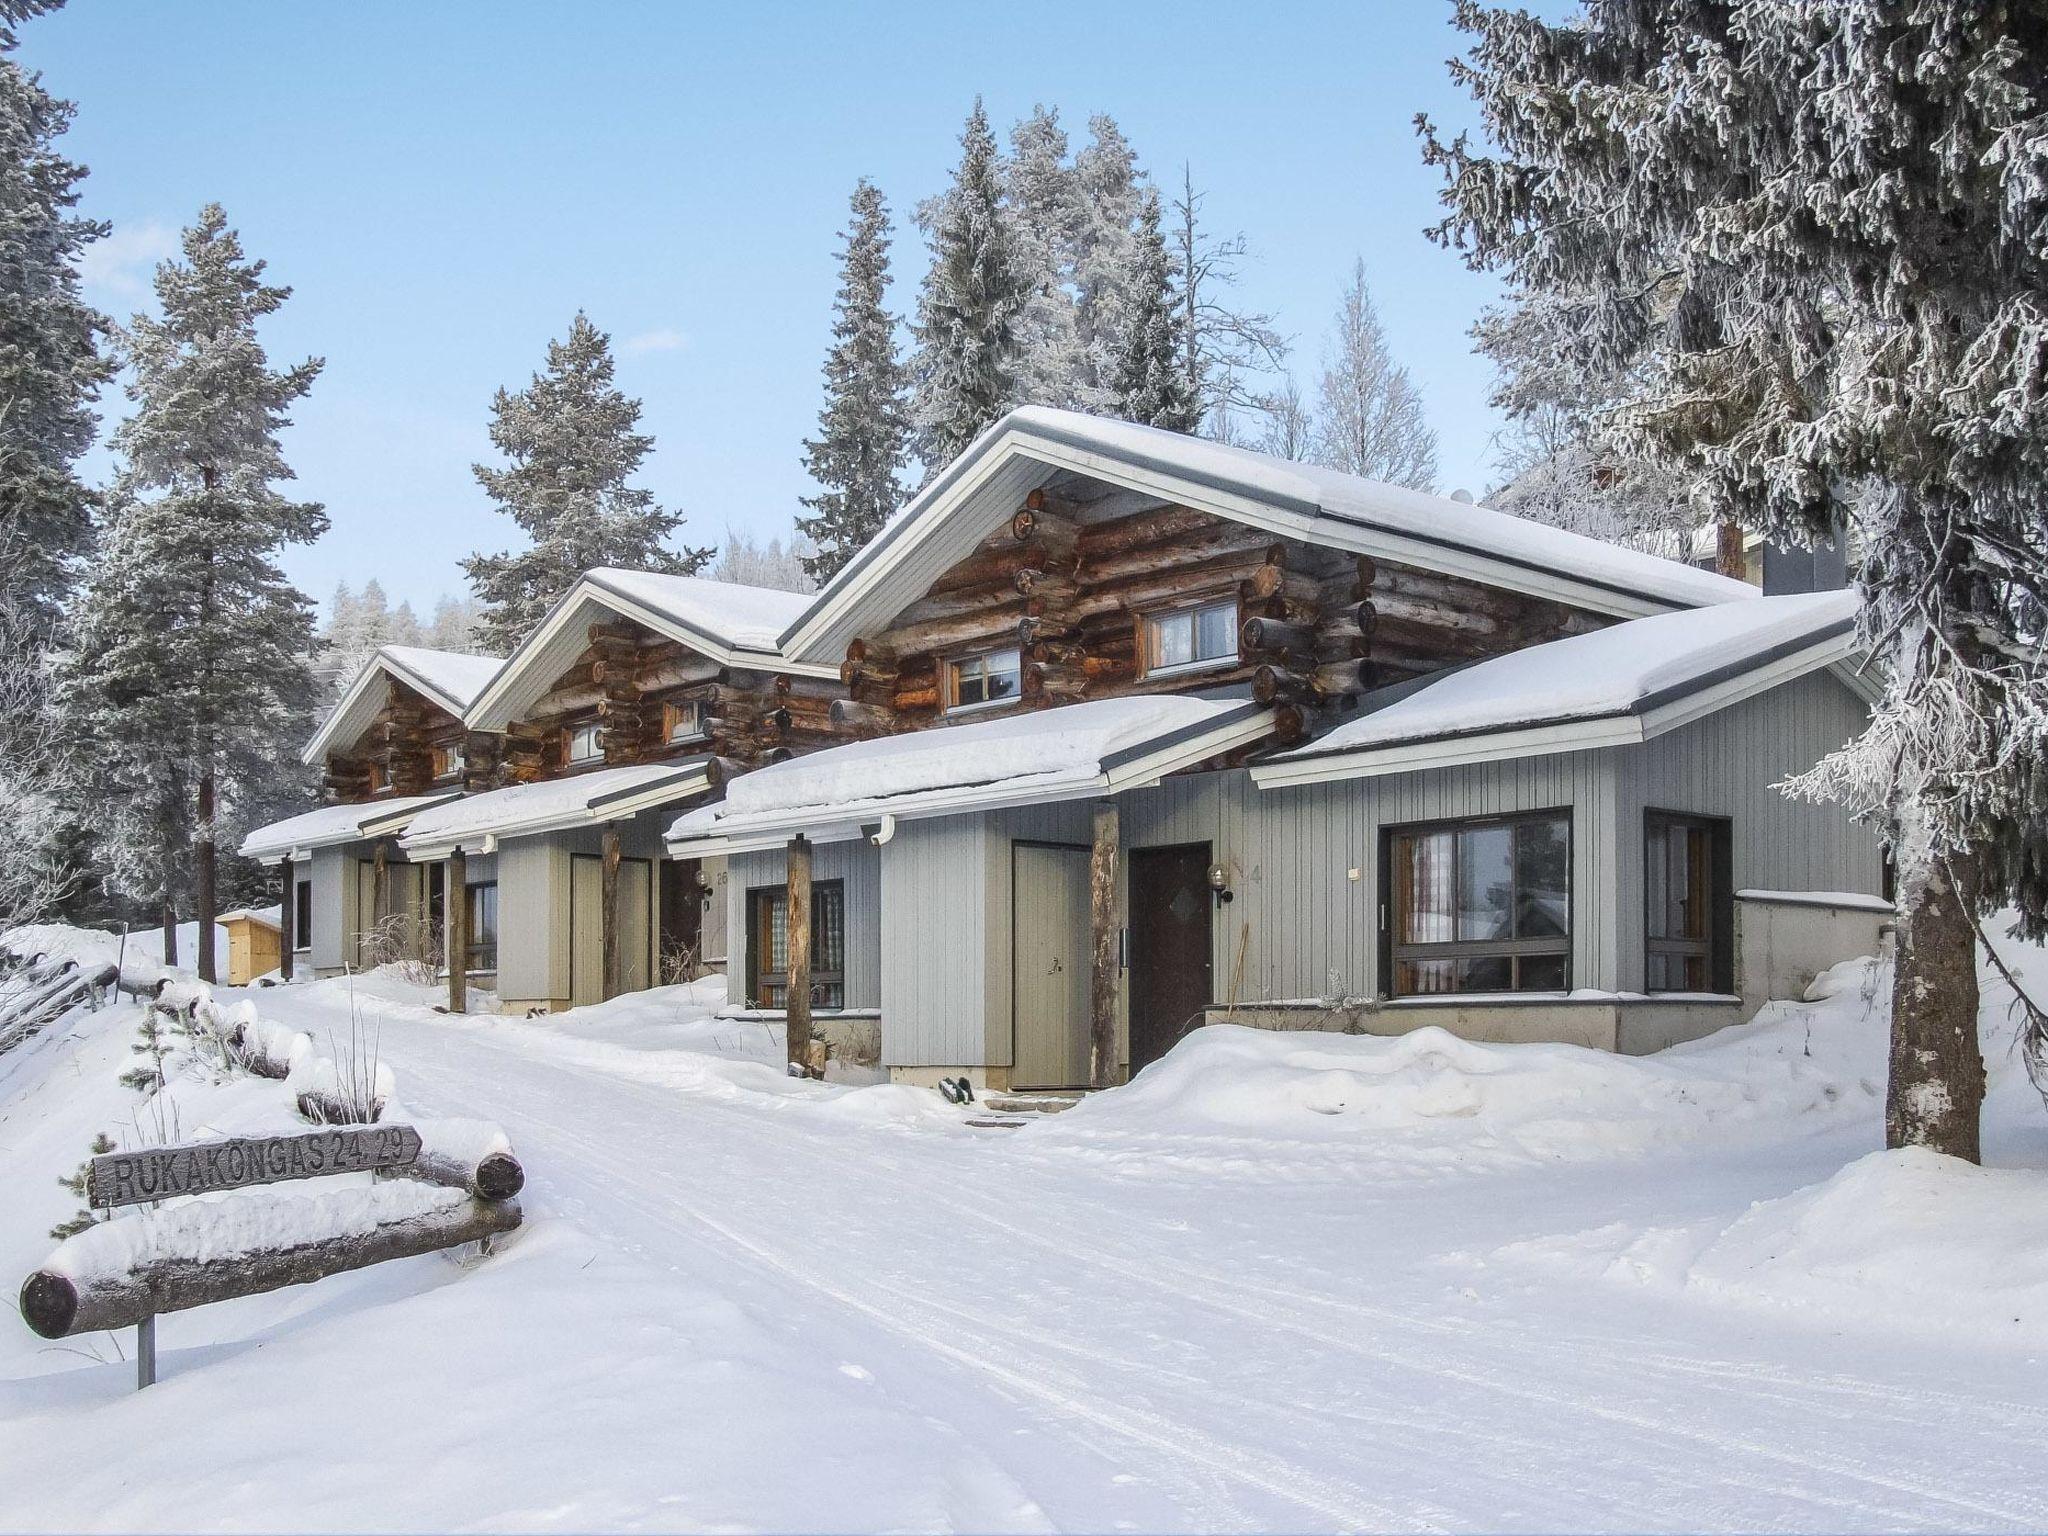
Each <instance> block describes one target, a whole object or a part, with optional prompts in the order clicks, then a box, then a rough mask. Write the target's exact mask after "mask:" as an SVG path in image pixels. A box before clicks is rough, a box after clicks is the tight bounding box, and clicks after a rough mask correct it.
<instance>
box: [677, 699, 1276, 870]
mask: <svg viewBox="0 0 2048 1536" xmlns="http://www.w3.org/2000/svg"><path fill="white" fill-rule="evenodd" d="M1272 728H1273V712H1272V711H1271V710H1269V709H1264V708H1261V707H1259V706H1258V705H1255V704H1250V703H1247V702H1245V701H1243V700H1214V699H1199V698H1182V697H1171V696H1168V697H1161V696H1144V697H1135V698H1121V699H1093V700H1089V701H1087V702H1085V703H1081V704H1069V705H1066V706H1064V707H1063V708H1060V709H1052V710H1032V711H1025V712H1022V713H1017V714H1009V715H1004V716H1001V717H999V718H995V719H988V720H975V721H968V722H962V723H960V724H957V725H948V726H938V727H934V728H932V729H930V730H923V731H913V732H910V733H908V734H906V735H901V736H885V737H881V738H879V739H876V740H873V741H857V742H850V743H848V744H847V745H846V746H843V747H832V748H829V749H827V750H826V751H823V752H813V753H811V754H810V755H808V756H805V757H797V758H791V759H789V760H788V761H786V762H780V763H776V764H774V765H772V766H771V767H767V768H762V769H759V770H758V771H756V772H754V773H749V774H744V775H742V776H741V777H739V778H737V779H734V780H733V781H732V782H731V783H730V784H729V785H728V786H727V787H726V792H725V798H724V800H722V801H720V802H719V803H717V804H715V805H707V806H703V807H701V808H699V809H697V810H694V811H691V812H689V813H687V814H686V815H684V816H682V817H681V818H679V819H678V820H677V821H676V823H675V825H674V826H673V827H671V828H670V829H669V841H670V843H671V844H672V845H673V846H676V847H678V848H681V847H684V846H704V845H709V844H716V845H717V846H719V847H722V848H726V849H736V848H741V847H745V846H764V847H765V846H770V845H772V844H774V843H777V842H780V841H782V840H784V839H785V838H787V837H788V836H789V835H790V834H791V833H792V832H796V831H806V832H811V833H814V834H817V835H819V836H820V837H821V838H831V837H851V836H855V835H857V834H858V832H859V830H860V828H861V826H862V825H863V824H864V823H869V822H875V821H878V820H880V818H882V817H883V816H894V817H900V818H906V819H907V818H913V817H926V816H945V815H953V814H957V813H960V812H963V811H982V810H991V809H995V808H997V807H1000V806H1007V805H1031V804H1038V803H1042V802H1045V801H1051V800H1072V799H1080V798H1083V797H1087V796H1093V795H1099V794H1113V793H1116V792H1118V791H1120V790H1125V789H1137V788H1141V787H1143V786H1144V785H1147V784H1154V783H1157V782H1158V781H1159V780H1160V778H1162V777H1163V776H1165V775H1166V774H1168V773H1172V772H1174V771H1176V770H1177V769H1180V768H1185V767H1188V766H1191V765H1192V764H1194V763H1199V762H1201V761H1203V760H1204V759H1205V758H1209V757H1213V756H1215V755H1216V754H1217V753H1219V752H1225V751H1228V750H1230V749H1231V748H1233V747H1237V746H1242V745H1245V744H1247V743H1250V742H1254V741H1258V740H1260V739H1262V738H1263V737H1265V736H1266V735H1267V734H1268V733H1269V732H1271V730H1272Z"/></svg>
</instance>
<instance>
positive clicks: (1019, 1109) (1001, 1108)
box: [980, 1093, 1081, 1115]
mask: <svg viewBox="0 0 2048 1536" xmlns="http://www.w3.org/2000/svg"><path fill="white" fill-rule="evenodd" d="M1080 1102H1081V1095H1080V1094H1078V1093H985V1094H983V1095H982V1096H981V1099H980V1104H981V1107H982V1108H983V1109H986V1110H989V1111H990V1112H992V1113H994V1114H998V1115H1057V1114H1059V1113H1060V1112H1061V1111H1063V1110H1069V1109H1072V1108H1073V1107H1074V1106H1075V1105H1076V1104H1078V1103H1080Z"/></svg>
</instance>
